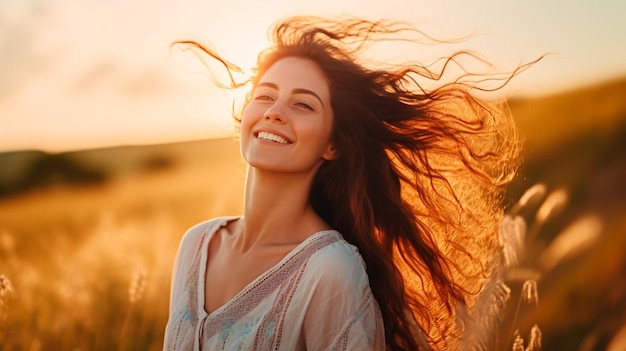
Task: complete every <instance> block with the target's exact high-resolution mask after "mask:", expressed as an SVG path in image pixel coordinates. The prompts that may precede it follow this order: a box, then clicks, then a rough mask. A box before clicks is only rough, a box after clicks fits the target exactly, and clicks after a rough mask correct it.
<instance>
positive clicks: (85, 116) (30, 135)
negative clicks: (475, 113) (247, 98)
mask: <svg viewBox="0 0 626 351" xmlns="http://www.w3.org/2000/svg"><path fill="white" fill-rule="evenodd" d="M289 15H319V16H330V17H332V16H337V15H352V16H359V17H364V18H368V19H380V18H388V19H393V20H399V21H405V22H408V23H410V24H411V25H413V26H415V27H416V28H418V29H420V30H422V31H423V32H426V33H427V34H429V35H431V36H434V37H437V38H442V39H453V38H461V37H468V36H469V37H468V38H467V39H466V40H464V41H462V42H459V43H454V44H441V45H424V46H420V47H419V48H415V50H414V51H403V54H404V56H403V55H399V56H398V57H400V56H401V57H405V56H406V57H410V58H411V59H415V60H420V61H423V62H429V61H432V60H433V59H435V58H437V57H440V56H442V55H445V54H449V53H451V52H452V51H454V50H457V49H469V50H472V51H475V52H477V53H478V54H479V55H481V56H482V57H485V58H486V59H488V60H489V61H490V62H492V63H493V67H492V69H494V70H499V71H507V70H511V69H513V68H515V67H517V66H518V65H520V64H521V63H524V62H529V61H532V60H534V59H536V58H538V57H539V56H541V55H543V54H547V56H546V57H545V58H544V59H543V60H541V61H540V62H539V63H537V64H535V65H534V66H532V67H531V68H530V69H528V70H527V71H525V72H524V73H523V74H521V75H519V76H518V77H516V78H515V79H514V80H513V82H511V84H509V85H508V86H507V87H506V89H504V90H502V91H501V92H500V94H504V95H505V97H515V96H531V97H532V96H543V95H548V94H554V93H558V92H561V91H566V90H570V89H574V88H577V87H581V86H585V85H588V84H595V83H600V82H603V81H607V80H610V79H614V78H617V77H626V41H625V40H626V1H622V0H600V1H595V2H592V1H570V0H524V1H521V0H473V1H467V0H442V1H421V0H386V1H380V0H315V1H294V0H265V1H258V0H226V1H217V0H0V152H3V151H16V150H26V149H39V150H44V151H48V152H63V151H71V150H80V149H88V148H98V147H109V146H117V145H129V144H152V143H167V142H177V141H185V140H195V139H204V138H210V137H220V136H227V135H231V134H232V123H231V115H230V111H231V110H230V100H229V96H228V95H227V94H226V93H225V92H224V91H222V90H220V89H218V88H216V87H215V86H214V85H213V84H212V83H211V82H210V80H208V79H207V75H206V70H205V69H204V67H203V66H201V65H200V64H199V62H198V60H197V59H195V57H194V56H193V55H191V54H189V52H183V51H180V50H177V49H172V48H171V47H170V44H171V43H172V42H173V41H175V40H183V39H192V40H196V41H199V42H202V43H205V44H208V45H210V46H211V47H213V48H214V49H215V50H217V51H218V52H219V53H220V54H222V55H224V56H225V57H227V58H229V59H231V60H232V61H235V62H237V63H239V64H240V65H241V66H243V67H244V68H246V67H250V66H251V65H252V63H253V60H254V58H255V56H256V53H257V52H258V51H259V50H260V49H262V48H264V47H265V46H267V45H268V41H267V39H266V37H267V35H266V34H267V29H268V27H269V26H271V24H272V23H274V22H275V21H276V20H278V19H281V18H284V17H286V16H289Z"/></svg>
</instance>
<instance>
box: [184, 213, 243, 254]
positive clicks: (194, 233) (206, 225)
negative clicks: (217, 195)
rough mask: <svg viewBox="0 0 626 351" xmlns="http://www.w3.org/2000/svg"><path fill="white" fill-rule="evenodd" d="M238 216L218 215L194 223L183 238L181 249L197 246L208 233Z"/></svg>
mask: <svg viewBox="0 0 626 351" xmlns="http://www.w3.org/2000/svg"><path fill="white" fill-rule="evenodd" d="M236 218H238V217H235V216H230V217H216V218H211V219H208V220H206V221H202V222H200V223H197V224H195V225H193V226H192V227H191V228H189V229H187V231H186V232H185V234H184V235H183V238H182V239H181V243H180V247H181V250H184V249H185V248H191V247H196V246H197V245H198V244H199V243H200V241H201V240H202V238H204V237H205V236H206V235H211V234H213V233H214V232H215V231H217V229H218V228H220V227H222V226H225V225H226V224H228V222H229V221H231V220H233V219H236Z"/></svg>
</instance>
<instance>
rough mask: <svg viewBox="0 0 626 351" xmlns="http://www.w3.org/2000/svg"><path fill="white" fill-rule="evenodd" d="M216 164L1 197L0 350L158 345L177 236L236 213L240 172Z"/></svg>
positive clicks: (234, 167) (236, 164)
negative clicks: (212, 220)
mask: <svg viewBox="0 0 626 351" xmlns="http://www.w3.org/2000/svg"><path fill="white" fill-rule="evenodd" d="M223 152H226V153H229V152H230V153H231V154H235V155H236V153H234V152H232V150H223ZM220 165H221V166H222V167H212V166H214V164H213V163H212V162H211V160H207V162H206V163H204V164H203V165H202V166H193V167H191V166H189V167H187V166H184V165H183V166H180V167H178V168H174V169H170V170H167V171H162V172H157V173H153V174H147V175H142V176H137V177H126V178H121V179H118V180H116V181H113V182H110V183H108V184H106V185H103V186H99V187H91V188H78V189H77V188H71V187H57V188H54V189H48V190H45V191H39V192H32V193H29V194H24V195H21V196H18V197H14V198H9V199H5V200H2V201H1V202H0V283H1V285H0V289H1V294H0V299H1V300H0V301H1V302H2V303H1V304H0V345H1V346H0V349H1V350H160V349H161V348H162V338H163V331H164V328H165V323H166V320H167V308H168V304H169V285H170V273H171V268H172V262H173V258H174V255H175V252H176V249H177V247H178V243H179V240H180V237H181V235H182V234H183V232H184V231H185V230H186V229H187V228H188V227H189V226H191V225H192V224H194V223H196V222H198V221H201V220H204V219H206V218H209V217H213V216H217V215H224V214H235V213H239V212H240V209H239V203H240V200H241V196H242V186H241V185H242V181H243V170H242V168H241V167H240V164H239V161H238V159H237V158H236V157H234V158H233V160H232V162H231V163H230V164H225V163H223V162H220Z"/></svg>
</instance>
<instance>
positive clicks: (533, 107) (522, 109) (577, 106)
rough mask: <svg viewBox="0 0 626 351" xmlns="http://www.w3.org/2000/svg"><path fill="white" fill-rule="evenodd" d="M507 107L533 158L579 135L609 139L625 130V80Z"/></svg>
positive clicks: (510, 102)
mask: <svg viewBox="0 0 626 351" xmlns="http://www.w3.org/2000/svg"><path fill="white" fill-rule="evenodd" d="M509 105H510V107H511V110H512V112H513V116H514V118H515V120H516V122H517V125H518V128H519V130H520V133H521V134H522V136H523V137H524V138H525V139H526V145H527V148H528V151H529V152H530V153H532V154H534V155H539V156H540V155H541V154H544V153H549V152H550V151H553V150H555V149H563V148H564V147H567V144H568V143H571V142H572V141H573V140H574V139H575V138H577V137H578V136H580V135H583V134H594V135H598V136H610V135H612V133H614V132H615V131H616V130H620V129H623V128H624V127H626V77H625V78H621V79H616V80H614V81H610V82H606V83H604V84H598V85H593V86H588V87H584V88H581V89H577V90H572V91H568V92H564V93H560V94H555V95H550V96H546V97H541V98H527V99H512V100H510V101H509Z"/></svg>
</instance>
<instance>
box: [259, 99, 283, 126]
mask: <svg viewBox="0 0 626 351" xmlns="http://www.w3.org/2000/svg"><path fill="white" fill-rule="evenodd" d="M264 117H265V119H266V120H275V121H276V122H284V121H285V115H284V113H283V111H282V107H281V105H280V103H279V102H278V101H277V102H276V103H274V104H273V105H272V106H270V108H268V109H267V111H265V114H264Z"/></svg>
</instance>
